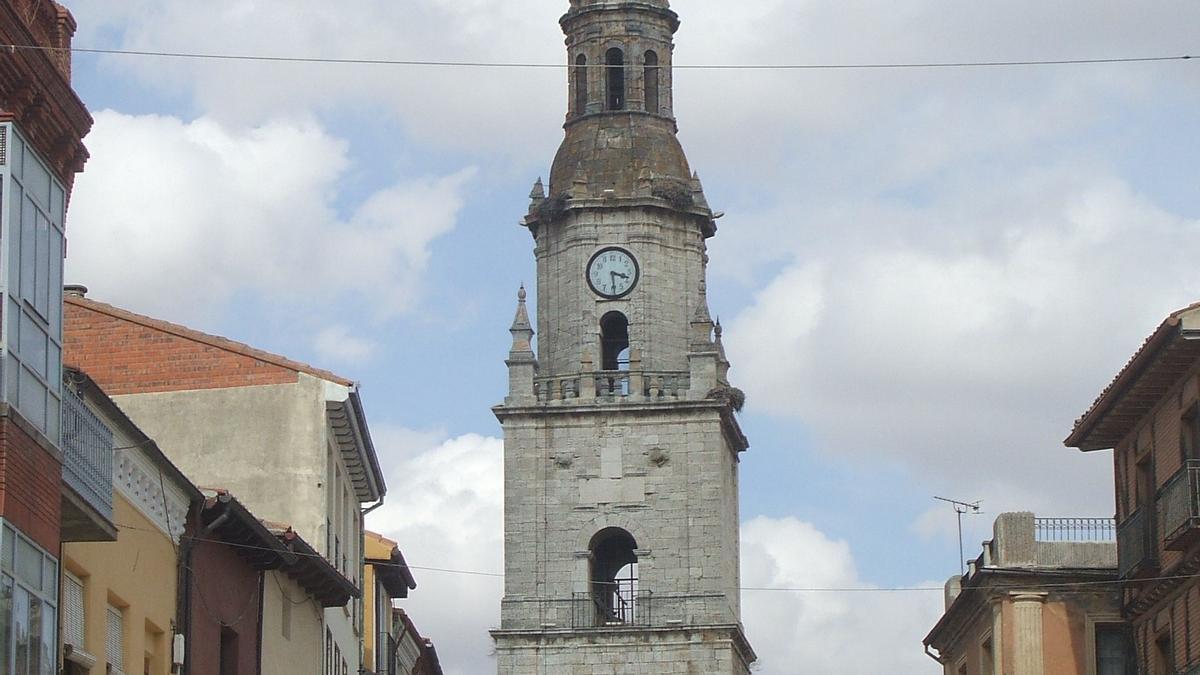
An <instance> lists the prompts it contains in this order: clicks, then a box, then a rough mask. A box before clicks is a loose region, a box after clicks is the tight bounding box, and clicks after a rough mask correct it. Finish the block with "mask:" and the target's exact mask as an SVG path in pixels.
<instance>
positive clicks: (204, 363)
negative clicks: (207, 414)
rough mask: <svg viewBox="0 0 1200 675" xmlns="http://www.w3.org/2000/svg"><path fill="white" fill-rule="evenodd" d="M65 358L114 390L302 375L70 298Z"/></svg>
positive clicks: (275, 380)
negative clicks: (100, 309) (80, 303)
mask: <svg viewBox="0 0 1200 675" xmlns="http://www.w3.org/2000/svg"><path fill="white" fill-rule="evenodd" d="M63 312H64V331H63V342H64V354H63V362H64V363H67V364H70V365H72V366H78V367H79V368H82V369H83V370H84V372H86V373H87V374H88V375H89V376H91V378H92V379H93V380H95V381H96V382H97V383H99V385H100V386H101V387H103V388H104V391H105V392H106V393H108V394H109V395H110V396H116V395H120V394H131V393H146V392H164V391H184V390H189V389H219V388H224V387H246V386H252V385H264V384H288V383H292V382H295V381H296V380H297V377H298V376H297V373H296V372H295V371H294V370H290V369H288V368H284V367H282V366H279V365H276V364H273V363H267V362H265V361H262V360H260V359H256V358H253V357H250V356H246V355H244V354H239V353H236V352H233V351H230V350H227V349H221V348H219V347H216V346H213V345H209V344H205V343H203V342H198V341H196V340H191V339H188V338H186V337H182V336H179V335H174V334H172V333H169V332H167V331H164V330H160V329H157V328H154V327H151V326H145V325H142V324H139V323H135V322H133V321H128V320H125V319H122V318H118V317H114V316H111V315H109V314H105V313H103V312H98V311H96V310H93V309H90V308H88V307H83V306H80V305H77V304H71V303H67V304H65V305H64V306H63Z"/></svg>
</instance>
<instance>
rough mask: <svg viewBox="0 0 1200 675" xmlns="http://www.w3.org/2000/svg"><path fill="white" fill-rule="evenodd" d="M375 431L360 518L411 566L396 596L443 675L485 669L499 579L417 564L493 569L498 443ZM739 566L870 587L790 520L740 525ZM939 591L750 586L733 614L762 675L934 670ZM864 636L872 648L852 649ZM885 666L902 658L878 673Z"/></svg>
mask: <svg viewBox="0 0 1200 675" xmlns="http://www.w3.org/2000/svg"><path fill="white" fill-rule="evenodd" d="M375 436H376V447H377V448H379V450H380V452H381V458H382V460H383V462H384V465H385V470H386V473H387V478H388V498H387V501H386V502H385V505H384V506H383V507H382V508H380V509H379V510H378V511H375V512H374V513H372V514H371V515H370V516H369V520H370V522H369V523H368V526H369V527H371V528H373V529H375V530H376V531H379V532H382V533H383V534H384V535H385V536H388V537H390V538H392V539H395V540H396V541H398V542H399V543H400V547H401V550H402V551H404V555H405V557H406V559H407V560H408V562H409V564H411V565H413V566H414V567H416V568H417V569H415V570H414V574H415V575H416V578H417V583H418V588H417V590H416V591H414V592H413V593H412V595H411V597H410V598H408V599H407V600H404V601H402V603H401V604H402V605H403V606H404V607H406V608H407V609H408V610H409V612H410V614H411V615H412V616H413V618H414V620H415V621H416V624H417V627H418V629H419V630H421V631H422V633H423V634H425V635H426V636H427V637H430V638H431V639H433V640H434V642H435V644H437V645H438V648H439V653H440V654H441V656H442V659H443V665H445V666H447V672H448V673H460V674H464V675H465V674H468V673H469V674H475V673H483V672H489V671H491V670H494V669H495V665H494V660H493V657H492V655H491V641H490V637H489V636H488V634H487V630H488V629H489V628H491V627H493V626H495V625H496V624H497V623H498V620H499V606H500V598H501V595H502V592H503V587H502V582H501V580H500V579H498V578H492V577H479V576H472V575H465V574H454V573H445V572H435V571H432V570H423V569H420V568H422V567H437V568H448V569H456V570H463V571H483V572H498V571H501V570H502V566H503V561H502V548H503V543H502V539H501V536H502V524H501V514H502V513H503V508H502V504H503V473H502V466H501V457H502V447H503V443H502V441H501V440H500V439H498V438H488V437H482V436H477V435H473V434H472V435H466V436H461V437H458V438H452V439H446V438H444V437H440V436H439V435H438V434H437V433H435V432H417V431H411V430H405V429H397V428H393V427H381V428H378V429H376V433H375ZM742 574H743V579H742V583H743V586H746V587H750V588H775V589H797V588H825V589H836V588H855V589H866V588H870V586H869V585H868V584H866V583H864V582H863V581H862V580H861V579H860V578H859V577H858V574H857V572H856V567H855V562H854V559H853V556H852V553H851V551H850V547H849V545H848V544H847V543H846V542H843V541H833V540H831V539H829V538H828V537H827V536H825V535H824V534H822V533H821V532H820V531H818V530H817V529H816V528H815V527H814V526H812V525H810V524H808V523H804V522H801V521H799V520H796V519H794V518H785V519H780V520H772V519H768V518H756V519H754V520H752V521H749V522H747V523H745V524H744V525H743V528H742ZM923 585H926V586H928V584H923ZM940 598H941V596H940V594H938V593H928V592H926V593H924V594H916V595H909V594H902V595H888V594H882V595H880V594H876V593H834V592H829V593H797V592H793V591H762V590H753V591H746V592H745V593H743V620H744V623H745V625H746V628H747V631H748V636H749V638H750V640H751V644H752V645H753V646H754V647H755V649H756V651H757V652H758V654H759V657H760V661H761V665H760V669H759V670H758V672H761V673H763V674H764V675H768V674H779V675H784V674H790V673H794V672H797V670H798V669H799V670H801V671H803V672H838V673H846V675H859V674H861V675H867V674H872V675H873V674H874V673H880V672H901V671H902V672H909V673H917V672H924V671H922V668H924V669H925V671H928V672H933V671H932V670H931V669H930V668H929V666H930V665H932V662H929V663H928V664H926V663H925V661H927V657H925V656H924V655H923V654H921V650H920V640H921V638H922V637H923V636H924V632H923V631H925V630H927V629H928V628H929V627H931V626H932V625H933V622H934V621H935V620H936V618H937V616H938V611H937V609H938V606H939V602H940ZM863 635H871V636H872V640H873V644H875V645H876V647H877V648H876V649H872V650H859V649H854V648H853V647H854V645H856V644H860V643H861V640H862V636H863ZM885 664H896V665H899V664H903V665H904V666H905V667H904V668H898V669H897V670H894V671H888V670H887V669H886V668H884V667H883V666H884V665H885ZM835 666H836V667H835Z"/></svg>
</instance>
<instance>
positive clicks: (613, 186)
mask: <svg viewBox="0 0 1200 675" xmlns="http://www.w3.org/2000/svg"><path fill="white" fill-rule="evenodd" d="M560 23H561V25H562V29H563V31H564V33H566V36H567V41H566V44H567V52H568V59H569V69H568V72H569V74H570V76H569V80H570V93H569V109H568V113H567V120H566V124H565V129H566V138H565V139H564V140H563V143H562V146H561V148H560V149H559V151H558V155H557V157H555V159H554V164H553V167H552V168H551V172H550V184H549V187H548V189H547V187H546V186H545V185H544V184H543V183H542V181H541V180H539V181H538V182H537V183H536V184H535V185H534V188H533V193H532V194H531V195H530V196H531V199H532V203H531V205H530V209H529V213H528V215H527V216H526V217H525V220H524V225H525V226H526V227H528V229H529V231H530V233H531V234H532V235H533V239H534V242H535V249H534V250H535V255H536V257H537V310H538V311H537V324H538V325H537V335H538V340H537V354H536V355H535V354H534V351H533V337H534V332H535V331H534V329H533V326H532V325H531V324H530V321H529V314H528V311H527V309H526V304H525V301H526V293H525V289H524V288H522V289H521V291H520V293H519V304H518V307H517V314H516V318H515V320H514V322H513V325H512V329H511V332H512V336H513V343H512V351H511V352H510V353H509V358H508V360H507V361H506V363H507V364H508V369H509V392H508V396H507V397H506V398H505V400H504V403H503V405H500V406H497V407H496V408H495V409H494V411H495V413H496V416H497V417H498V418H499V420H500V422H501V424H502V425H503V427H504V469H505V478H504V489H505V496H504V526H505V537H504V541H505V594H504V600H503V604H502V609H501V626H500V628H499V629H497V630H494V631H493V632H492V636H493V637H494V639H495V641H496V651H497V655H498V660H499V672H500V673H501V674H502V675H532V674H535V673H537V674H542V673H546V674H560V673H569V674H580V675H587V674H592V673H596V674H599V673H614V672H617V673H626V672H629V673H632V672H644V673H696V674H701V673H702V674H711V673H728V674H738V675H741V674H744V673H748V672H749V665H750V664H751V663H752V662H753V661H754V660H755V655H754V652H753V650H752V649H751V648H750V645H749V643H748V642H747V640H746V637H745V634H744V631H743V629H742V626H741V610H740V595H739V578H740V572H739V563H738V549H739V541H738V462H739V455H740V453H741V452H742V451H744V450H746V449H747V447H748V443H747V441H746V438H745V436H744V435H743V434H742V431H741V429H740V427H739V425H738V421H737V418H736V409H737V408H739V407H740V405H741V402H742V394H741V392H740V391H739V390H737V389H735V388H733V387H732V386H730V384H729V381H728V377H727V374H728V371H729V363H728V361H727V360H726V359H725V353H724V349H723V348H722V346H721V329H720V325H719V324H715V323H714V322H713V320H712V319H711V317H710V314H709V309H708V302H707V299H706V297H705V291H706V282H705V267H706V264H707V260H708V258H707V254H706V243H705V242H706V240H707V239H708V238H709V237H712V236H713V235H714V234H715V233H716V229H717V228H716V223H715V219H714V214H713V212H712V210H711V209H710V208H709V206H708V203H707V202H706V200H705V198H704V193H703V190H702V188H701V186H700V180H699V177H698V176H697V175H696V174H694V173H693V172H692V171H691V169H690V168H689V166H688V162H687V158H686V157H685V156H684V153H683V149H682V148H681V147H680V145H679V141H678V139H677V138H676V129H677V127H676V123H675V117H674V112H673V101H672V79H671V64H672V50H673V39H674V34H675V32H676V30H677V29H678V28H679V18H678V16H677V15H676V14H675V12H673V11H672V10H671V9H670V7H669V3H668V2H667V0H571V6H570V10H569V11H568V12H567V13H566V15H564V16H563V17H562V19H561V21H560Z"/></svg>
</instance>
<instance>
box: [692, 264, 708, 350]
mask: <svg viewBox="0 0 1200 675" xmlns="http://www.w3.org/2000/svg"><path fill="white" fill-rule="evenodd" d="M691 327H692V335H691V345H692V347H693V348H694V347H707V346H709V345H711V344H712V331H713V320H712V315H711V314H710V313H709V311H708V282H706V281H705V280H704V279H703V278H702V279H700V298H699V300H698V301H697V302H696V312H695V313H694V314H693V315H692V321H691Z"/></svg>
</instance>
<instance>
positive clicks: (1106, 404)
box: [1064, 302, 1200, 447]
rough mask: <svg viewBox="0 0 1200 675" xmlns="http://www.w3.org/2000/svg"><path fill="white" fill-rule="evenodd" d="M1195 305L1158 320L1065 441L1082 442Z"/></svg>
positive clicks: (1073, 444)
mask: <svg viewBox="0 0 1200 675" xmlns="http://www.w3.org/2000/svg"><path fill="white" fill-rule="evenodd" d="M1197 309H1200V302H1195V303H1192V304H1190V305H1188V306H1187V307H1184V308H1183V309H1179V310H1176V311H1174V312H1172V313H1171V314H1170V315H1169V316H1167V318H1166V319H1164V320H1163V322H1162V323H1161V324H1159V326H1158V328H1156V329H1155V330H1154V332H1153V333H1151V334H1150V335H1149V336H1148V337H1147V338H1146V339H1145V340H1143V341H1142V345H1141V347H1139V348H1138V350H1137V351H1136V352H1135V353H1134V354H1133V356H1132V357H1130V359H1129V361H1127V362H1126V363H1125V366H1124V367H1122V368H1121V370H1120V372H1118V373H1117V376H1116V377H1114V378H1113V380H1112V382H1110V383H1109V384H1108V386H1107V387H1105V388H1104V391H1102V392H1100V395H1099V396H1097V397H1096V400H1095V401H1093V402H1092V405H1091V407H1090V408H1088V409H1087V411H1086V412H1085V413H1083V415H1082V416H1080V417H1079V418H1078V419H1077V420H1075V426H1074V427H1072V430H1071V435H1070V436H1068V437H1067V439H1066V440H1065V441H1064V443H1065V444H1067V445H1068V446H1070V447H1075V446H1076V445H1078V444H1079V443H1081V442H1082V440H1083V439H1082V436H1085V435H1086V434H1087V432H1088V430H1087V429H1086V428H1085V427H1092V426H1095V425H1096V424H1097V423H1098V422H1099V421H1100V419H1101V418H1102V417H1103V416H1104V415H1105V414H1107V412H1108V410H1109V409H1110V408H1111V407H1112V406H1113V405H1114V404H1116V403H1117V401H1118V400H1120V398H1121V396H1123V395H1124V393H1125V390H1126V389H1127V388H1128V386H1129V385H1131V384H1132V381H1133V380H1136V379H1137V377H1138V376H1139V375H1140V374H1141V372H1142V370H1143V369H1144V368H1145V367H1146V365H1148V362H1149V361H1150V360H1151V359H1153V357H1154V355H1155V354H1156V353H1157V352H1158V350H1159V349H1160V348H1161V347H1162V346H1163V344H1164V343H1165V342H1166V341H1168V340H1169V339H1170V337H1171V336H1172V335H1173V332H1174V329H1175V328H1176V327H1177V326H1179V322H1180V320H1181V319H1182V317H1183V315H1184V314H1187V313H1188V312H1192V311H1195V310H1197Z"/></svg>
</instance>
